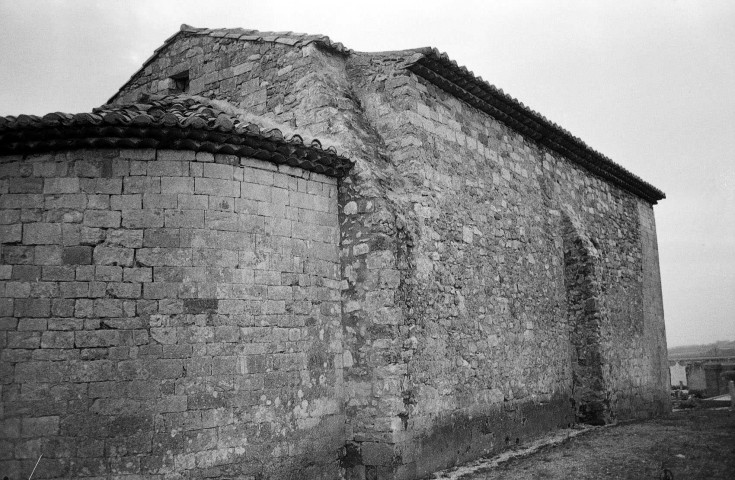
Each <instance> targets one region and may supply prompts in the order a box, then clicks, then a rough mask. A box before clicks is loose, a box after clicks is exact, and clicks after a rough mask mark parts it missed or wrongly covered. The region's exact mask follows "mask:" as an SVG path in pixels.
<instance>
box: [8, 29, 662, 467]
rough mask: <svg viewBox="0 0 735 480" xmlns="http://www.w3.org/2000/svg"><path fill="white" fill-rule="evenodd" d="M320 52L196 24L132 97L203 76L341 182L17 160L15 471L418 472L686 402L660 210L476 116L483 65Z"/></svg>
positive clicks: (194, 165) (127, 159)
mask: <svg viewBox="0 0 735 480" xmlns="http://www.w3.org/2000/svg"><path fill="white" fill-rule="evenodd" d="M243 32H245V33H243ZM305 38H311V37H299V36H298V35H296V34H293V35H291V34H272V35H266V34H262V35H257V34H252V33H251V31H239V30H232V31H229V30H221V31H217V30H215V31H209V30H206V31H205V30H198V29H192V28H191V27H185V28H183V29H182V32H180V33H179V34H177V35H175V36H174V37H172V38H171V39H169V40H168V41H167V42H166V43H165V44H164V46H162V47H161V48H160V49H159V50H157V52H156V54H155V55H154V57H153V58H152V59H151V60H150V61H149V62H147V63H146V64H145V65H144V67H143V68H142V69H141V70H140V71H139V72H137V73H136V74H134V75H133V77H132V78H131V80H130V81H129V82H128V83H126V84H125V85H124V86H123V87H122V88H121V90H120V92H118V93H117V94H116V95H115V96H114V97H113V98H112V99H111V102H112V103H117V104H124V103H126V102H131V101H135V100H136V99H138V98H140V95H141V94H156V93H170V92H173V91H175V90H176V89H177V88H179V86H180V82H178V83H177V82H176V81H175V80H176V79H177V78H182V75H183V74H186V75H187V78H188V81H189V83H188V86H187V87H186V88H187V89H188V90H187V92H186V93H187V94H190V95H197V96H202V97H207V98H209V97H211V98H213V99H214V100H213V101H215V102H216V101H221V103H220V104H218V106H220V107H221V108H223V109H226V108H229V109H230V112H231V113H233V114H240V115H243V116H246V117H248V118H251V119H254V120H253V121H262V122H265V123H267V122H273V123H275V124H277V125H281V126H283V128H285V129H286V128H287V129H293V131H295V132H298V133H300V134H305V135H308V136H312V137H316V138H319V139H320V140H322V142H325V144H330V145H334V146H336V147H337V148H338V150H339V152H340V153H341V154H343V155H344V156H345V157H348V158H349V159H351V160H352V161H354V162H355V165H354V167H353V168H352V170H350V172H349V174H348V175H347V176H346V177H344V178H340V179H339V180H336V179H333V178H330V177H326V176H323V175H318V174H314V173H308V172H305V171H302V170H299V169H294V168H291V167H283V166H279V167H276V166H275V165H274V164H272V163H269V162H262V161H255V160H252V159H248V158H238V157H231V156H227V155H214V156H212V155H211V154H204V153H197V154H194V153H192V152H187V151H176V152H174V151H164V150H159V151H153V150H120V151H81V152H80V151H70V152H68V153H60V154H54V155H45V156H44V155H37V156H33V157H31V158H28V159H20V158H18V159H10V160H8V159H5V160H4V161H3V163H2V167H1V168H2V181H3V182H4V183H2V188H4V190H3V191H2V193H3V196H2V201H1V203H0V208H1V209H2V210H1V214H2V222H3V224H4V226H5V227H6V228H4V229H3V234H2V235H3V238H2V242H3V251H2V259H3V265H2V267H0V272H1V273H2V276H3V283H2V288H3V290H2V292H3V293H4V295H3V299H2V302H3V303H2V304H1V305H0V308H1V309H2V311H3V313H2V320H0V321H1V322H2V327H3V329H4V330H3V331H2V332H3V333H2V335H3V336H2V337H0V339H1V340H2V342H4V343H3V344H2V345H3V352H2V364H1V367H0V368H2V377H1V378H2V395H3V406H4V407H3V408H4V411H3V418H4V420H3V429H4V430H3V431H4V432H6V433H4V435H3V437H2V441H3V442H4V443H3V446H1V447H0V452H3V453H2V455H4V457H3V458H2V459H0V462H4V463H2V465H6V466H7V467H6V468H9V469H13V470H9V471H21V470H22V471H24V472H25V471H27V467H28V466H29V465H31V464H33V463H34V462H35V460H36V458H37V454H38V453H40V452H41V451H43V453H44V460H42V466H43V468H44V470H43V471H44V472H47V473H45V474H46V475H48V476H51V474H50V473H48V472H51V471H52V470H53V469H61V470H60V471H63V472H66V473H68V474H69V475H71V476H80V477H83V476H88V477H94V476H98V477H105V476H107V477H111V476H113V475H118V474H119V475H122V474H127V473H129V474H139V475H145V476H155V475H159V476H160V478H203V477H213V478H252V479H255V478H258V479H260V478H340V477H342V478H348V479H359V480H373V479H415V478H421V477H423V476H426V475H428V474H429V473H431V472H432V471H435V470H437V469H440V468H445V467H448V466H452V465H455V464H457V463H459V462H463V461H466V460H471V459H474V458H477V457H479V456H481V455H485V454H488V453H492V452H497V451H499V450H502V449H505V448H508V447H511V446H513V445H517V444H521V443H524V442H526V441H527V440H529V439H532V438H533V437H534V436H536V435H538V434H540V433H542V432H546V431H548V430H551V429H554V428H557V427H561V426H568V425H571V424H573V423H575V422H586V423H593V424H601V423H610V422H615V421H618V420H625V419H631V418H640V417H647V416H651V415H656V414H660V413H662V412H665V411H667V410H668V408H669V403H668V402H669V399H668V398H669V397H668V388H669V386H668V377H667V375H668V373H667V372H668V370H667V362H666V360H665V355H666V344H665V334H664V319H663V307H662V298H661V285H660V276H659V266H658V252H657V246H656V231H655V222H654V217H653V205H652V204H653V203H655V198H658V199H660V198H663V196H662V195H663V194H660V195H661V196H660V197H656V195H657V194H656V193H655V192H654V193H653V194H651V195H653V197H651V195H648V196H647V194H646V193H645V191H649V192H650V191H655V188H653V187H650V186H648V187H650V189H648V187H642V188H643V190H645V191H644V192H643V193H641V191H642V190H641V188H639V187H640V184H641V183H644V182H642V181H640V179H637V180H636V179H634V178H633V177H634V176H632V174H629V173H623V174H620V175H622V177H620V178H623V180H621V181H617V180H615V178H613V179H612V180H611V179H610V178H612V177H614V175H618V174H617V173H613V174H610V175H611V176H612V177H610V178H607V177H605V175H607V173H605V172H604V171H602V170H599V171H598V170H595V168H598V167H600V165H602V166H604V167H606V168H610V169H611V170H610V171H618V170H615V169H614V168H613V167H611V166H610V165H609V164H607V163H605V162H602V163H599V162H598V163H595V162H597V161H595V162H592V163H589V164H588V165H586V166H585V165H584V164H583V163H581V162H580V160H578V159H573V158H571V157H572V156H573V155H574V152H571V153H567V154H565V153H560V152H562V150H563V149H562V148H556V149H554V148H550V147H548V146H547V145H546V144H544V143H543V142H544V141H545V139H544V136H543V135H541V136H536V137H533V138H532V136H531V135H530V134H528V133H527V132H526V134H523V133H521V132H520V130H522V125H521V126H518V125H517V123H518V122H516V123H513V122H514V121H515V120H513V119H512V118H510V117H508V115H506V114H505V113H503V112H494V113H493V114H490V113H488V111H486V110H488V109H485V110H483V108H481V107H482V102H481V101H480V100H478V99H477V98H476V97H472V95H474V94H473V93H468V91H467V90H462V92H464V93H462V92H460V93H462V95H465V94H466V95H465V96H466V98H465V99H464V100H462V99H460V98H458V96H457V95H458V94H456V92H455V94H453V93H450V91H449V90H450V89H451V88H454V87H452V86H451V85H449V86H447V85H446V83H448V82H449V80H446V79H447V78H450V77H451V76H452V75H455V77H457V76H458V75H460V74H461V75H464V74H463V73H462V72H459V70H458V69H456V70H454V71H452V72H448V73H446V78H445V79H444V80H442V79H436V78H433V77H431V78H430V76H429V75H428V74H420V71H419V70H416V68H414V66H415V65H416V62H417V58H419V57H421V55H423V54H421V53H419V51H417V50H409V51H404V52H386V53H379V54H367V53H357V52H351V51H348V50H346V49H344V48H343V47H337V46H335V45H334V44H331V43H328V42H326V41H306V40H304V39H305ZM412 68H413V70H412ZM414 70H416V71H419V73H416V71H414ZM457 72H459V73H457ZM452 78H454V77H452ZM442 82H444V83H442ZM457 88H459V87H457ZM468 88H469V87H468ZM455 90H456V89H455ZM456 91H459V90H456ZM478 95H479V93H478ZM467 99H469V100H467ZM225 102H227V103H225ZM491 113H492V112H491ZM555 135H561V133H559V131H556V133H555ZM609 163H610V164H612V162H609ZM618 168H619V167H618ZM593 171H594V172H598V173H594V172H593ZM600 172H601V173H600ZM618 172H619V171H618ZM626 175H627V176H626ZM616 178H617V177H616ZM628 181H629V182H628ZM626 182H628V183H626ZM631 182H632V183H631ZM636 182H638V183H636ZM646 185H647V184H646ZM647 189H648V190H647ZM651 189H652V190H651ZM658 193H660V192H658ZM654 197H655V198H654ZM652 198H654V200H652ZM46 452H48V455H47V454H46ZM44 462H46V463H44ZM248 475H250V476H248ZM289 475H291V476H289ZM37 477H38V478H43V477H42V476H39V475H37Z"/></svg>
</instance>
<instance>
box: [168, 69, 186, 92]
mask: <svg viewBox="0 0 735 480" xmlns="http://www.w3.org/2000/svg"><path fill="white" fill-rule="evenodd" d="M171 80H173V81H174V85H173V89H172V91H173V92H175V93H179V92H181V93H185V92H188V91H189V71H188V70H186V71H184V72H181V73H177V74H176V75H172V76H171Z"/></svg>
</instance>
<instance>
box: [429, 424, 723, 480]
mask: <svg viewBox="0 0 735 480" xmlns="http://www.w3.org/2000/svg"><path fill="white" fill-rule="evenodd" d="M667 475H670V476H667ZM434 478H442V479H452V480H500V479H503V480H539V479H595V480H599V479H636V480H637V479H689V480H692V479H723V480H733V479H735V412H731V411H729V410H727V409H717V410H714V409H696V410H686V411H678V412H674V413H672V414H671V415H669V416H667V417H663V418H658V419H653V420H648V421H645V422H639V423H628V424H622V425H616V426H611V427H601V428H592V429H591V430H589V431H586V432H583V433H581V434H579V435H577V436H575V437H573V438H570V439H568V440H566V441H564V442H562V443H559V444H556V445H549V446H544V447H541V448H540V449H538V450H537V451H536V452H535V453H532V454H529V455H527V456H523V457H519V458H513V459H510V460H507V461H504V462H502V463H499V464H498V462H497V459H496V460H495V461H493V459H487V460H486V461H484V462H475V464H474V465H473V466H471V467H470V468H469V469H468V468H460V469H455V470H453V471H446V472H442V474H440V475H436V476H435V477H434Z"/></svg>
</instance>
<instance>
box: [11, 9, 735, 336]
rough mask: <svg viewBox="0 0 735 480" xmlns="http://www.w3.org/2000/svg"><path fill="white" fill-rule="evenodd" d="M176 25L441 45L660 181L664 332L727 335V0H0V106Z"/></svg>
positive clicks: (68, 108)
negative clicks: (664, 194) (324, 0)
mask: <svg viewBox="0 0 735 480" xmlns="http://www.w3.org/2000/svg"><path fill="white" fill-rule="evenodd" d="M182 23H188V24H190V25H193V26H196V27H213V28H220V27H243V28H253V29H258V30H276V31H282V30H292V31H297V32H306V33H322V34H326V35H329V36H330V37H331V38H332V40H335V41H339V42H342V43H344V44H345V45H346V46H347V47H349V48H352V49H354V50H360V51H381V50H399V49H405V48H414V47H423V46H434V47H437V48H438V49H439V50H442V51H445V52H447V53H448V54H449V56H450V57H451V58H452V59H454V60H456V61H457V62H458V63H459V64H461V65H465V66H467V67H468V68H469V69H470V70H472V71H474V72H475V74H477V75H480V76H482V77H483V78H484V79H485V80H487V81H489V82H490V83H492V84H494V85H496V86H497V87H499V88H502V89H504V91H506V92H507V93H509V94H510V95H512V96H514V97H516V98H518V99H519V100H520V101H522V102H524V103H525V104H526V105H528V106H530V107H531V108H533V109H535V110H536V111H538V112H540V113H542V114H543V115H545V116H546V117H547V118H549V119H550V120H552V121H554V122H556V123H558V124H560V125H561V126H563V127H564V128H566V129H567V130H569V131H571V132H572V133H573V134H574V135H576V136H578V137H580V138H581V139H582V140H584V141H585V142H586V143H587V144H588V145H590V146H591V147H593V148H595V149H596V150H598V151H600V152H602V153H604V154H606V155H607V156H609V157H610V158H612V159H613V160H614V161H616V162H617V163H619V164H621V165H623V166H624V167H625V168H627V169H628V170H630V171H632V172H633V173H635V174H636V175H638V176H640V177H642V178H643V179H644V180H646V181H648V182H649V183H652V184H654V185H655V186H657V187H659V188H661V189H662V190H663V191H664V192H666V194H667V197H668V198H667V199H666V200H663V201H662V202H661V203H660V204H659V205H657V206H656V208H655V211H656V219H657V224H658V240H659V250H660V259H661V274H662V281H663V295H664V309H665V315H666V327H667V337H668V341H669V346H676V345H682V344H688V343H706V342H712V341H715V340H723V339H735V273H734V272H735V166H734V161H735V2H732V1H731V0H725V1H712V0H710V1H702V0H691V1H678V0H668V1H649V2H641V1H620V0H617V1H609V2H602V1H596V2H590V1H589V0H579V1H559V2H550V1H519V0H514V1H496V2H493V1H464V2H460V1H453V2H447V1H416V2H400V1H397V0H393V1H370V2H347V1H344V0H342V1H334V2H321V1H304V0H300V1H293V2H284V1H274V0H269V1H265V2H264V1H243V0H239V1H221V2H217V1H210V2H202V1H181V0H178V1H156V2H153V1H116V2H112V1H104V2H103V1H80V0H75V1H71V0H69V1H63V0H56V1H53V0H48V1H32V0H26V1H10V0H0V115H17V114H20V113H32V114H39V115H43V114H45V113H48V112H52V111H64V112H81V111H89V110H90V109H91V108H93V107H95V106H98V105H101V104H102V103H104V102H106V101H107V99H108V98H109V97H110V96H111V95H112V94H113V93H115V92H116V91H117V89H118V88H119V87H120V86H121V85H122V84H123V83H124V82H125V81H126V80H127V79H128V78H129V77H130V76H131V75H132V74H133V73H134V72H135V71H136V70H137V69H138V68H139V67H140V66H141V65H142V63H143V62H144V61H145V60H146V59H147V58H148V57H149V56H150V55H151V54H152V53H153V51H154V50H155V49H156V48H157V47H158V46H160V45H161V44H162V43H163V41H164V40H165V39H166V38H167V37H169V36H170V35H172V34H174V33H175V32H176V31H177V30H178V28H179V26H180V24H182Z"/></svg>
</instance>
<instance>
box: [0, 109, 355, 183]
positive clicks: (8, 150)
mask: <svg viewBox="0 0 735 480" xmlns="http://www.w3.org/2000/svg"><path fill="white" fill-rule="evenodd" d="M77 148H158V149H173V150H193V151H204V152H210V153H224V154H232V155H240V156H245V157H252V158H258V159H261V160H266V161H269V162H273V163H277V164H286V165H291V166H294V167H299V168H303V169H304V170H308V171H312V172H317V173H323V174H325V175H330V176H335V177H342V176H344V175H346V174H347V172H348V171H349V169H350V168H351V167H352V165H353V162H352V161H351V160H349V159H347V158H345V157H343V156H340V155H338V154H337V152H336V150H335V149H334V148H333V147H330V148H327V149H323V148H322V146H321V143H320V142H319V141H318V140H312V141H311V142H309V143H305V142H304V140H303V138H302V137H301V136H299V135H292V136H290V137H288V138H286V137H285V136H284V135H283V133H282V132H281V131H280V130H278V129H270V130H261V129H260V127H259V126H258V125H256V124H253V123H248V122H245V121H242V120H240V119H239V118H238V117H237V116H235V115H232V114H229V113H225V112H224V111H222V110H221V109H219V108H217V107H216V106H214V105H212V104H211V103H209V102H208V101H207V100H206V99H204V98H201V97H193V96H187V95H167V96H144V97H142V98H141V101H140V102H139V103H134V104H127V105H114V104H107V105H104V106H102V107H99V108H95V109H94V110H93V111H92V113H77V114H68V113H58V112H57V113H49V114H48V115H45V116H43V117H38V116H35V115H19V116H17V117H14V116H8V117H0V154H25V153H36V152H44V151H52V150H68V149H77Z"/></svg>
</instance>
